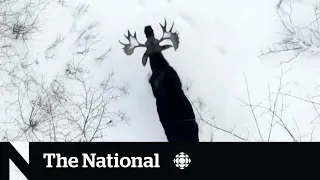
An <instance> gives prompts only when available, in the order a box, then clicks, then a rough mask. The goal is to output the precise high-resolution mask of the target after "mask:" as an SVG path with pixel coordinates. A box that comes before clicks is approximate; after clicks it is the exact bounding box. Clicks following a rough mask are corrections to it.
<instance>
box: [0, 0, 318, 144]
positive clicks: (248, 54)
mask: <svg viewBox="0 0 320 180" xmlns="http://www.w3.org/2000/svg"><path fill="white" fill-rule="evenodd" d="M62 2H63V1H58V0H56V1H53V2H52V3H50V4H49V5H47V6H46V8H45V9H43V10H42V12H41V14H40V16H39V20H40V21H39V26H40V27H41V28H40V29H38V30H37V31H36V32H35V33H33V34H31V36H29V37H30V40H28V41H27V42H26V43H27V45H28V54H27V56H26V57H27V58H25V59H27V60H25V61H28V62H29V63H31V62H33V61H35V60H37V61H38V65H33V66H32V68H31V67H30V69H32V72H30V73H32V74H33V76H34V77H35V78H37V80H38V81H41V77H42V76H43V77H44V80H43V82H45V83H47V84H49V83H51V81H52V79H53V78H54V77H56V75H57V74H59V75H61V74H64V73H65V71H66V64H67V63H70V62H72V60H74V62H76V63H78V62H80V60H81V59H82V56H81V54H80V53H78V55H76V56H73V54H72V53H74V52H80V50H79V48H80V49H81V48H84V47H85V46H83V45H91V44H86V43H88V42H89V41H90V40H89V41H85V37H86V38H88V37H92V36H93V35H96V36H97V39H94V40H93V39H91V40H93V41H92V42H89V43H92V46H90V48H91V49H90V50H92V52H91V53H90V54H88V55H87V56H86V57H85V58H84V59H83V61H82V62H83V63H84V65H85V66H86V67H88V69H89V70H90V75H91V77H90V78H91V79H88V80H87V81H86V82H87V83H89V84H90V83H91V84H92V85H93V86H97V87H98V86H99V85H100V83H99V82H100V81H101V80H102V79H104V78H107V76H108V74H109V73H110V71H111V69H113V71H114V72H115V76H114V78H115V79H114V80H115V81H114V83H117V84H119V83H123V82H124V83H125V84H126V85H127V86H128V87H127V89H126V91H127V92H128V94H127V95H125V96H123V97H121V98H120V99H118V100H117V101H116V102H115V103H112V104H110V105H108V106H107V110H108V111H111V110H112V111H118V110H121V111H122V112H125V114H126V116H127V117H128V119H126V121H123V122H121V123H118V124H116V125H112V126H111V127H108V128H103V129H102V132H101V133H100V132H99V133H100V134H99V135H101V136H103V140H104V141H166V137H165V135H164V131H163V129H162V126H161V124H160V122H159V120H158V116H157V111H156V106H155V99H154V97H153V95H152V91H151V88H150V86H149V83H148V77H149V75H150V67H149V64H147V66H146V67H143V66H142V64H141V57H142V54H143V50H142V49H136V50H135V53H134V54H133V55H132V56H127V55H125V54H124V53H123V50H122V46H121V44H120V43H119V42H118V40H121V41H122V42H125V41H126V39H125V38H124V36H123V34H124V33H126V32H127V30H128V29H129V30H130V31H131V32H134V31H136V32H137V36H138V39H139V41H141V42H144V41H145V36H144V33H143V29H144V27H145V26H146V25H152V27H153V28H154V30H155V33H156V36H157V37H160V36H161V35H162V32H161V28H160V26H159V23H163V20H164V18H166V19H167V21H168V23H169V25H171V23H172V22H173V21H174V23H175V29H176V30H177V31H178V32H179V36H180V47H179V49H178V50H177V51H174V50H173V49H170V50H167V51H165V52H164V55H165V57H166V58H167V59H168V61H169V63H170V64H171V65H172V66H173V67H174V68H175V69H176V71H177V72H178V74H179V76H180V78H181V79H182V81H183V84H185V85H190V84H192V86H191V88H190V89H189V90H188V91H186V93H187V94H188V96H189V98H190V99H191V100H192V101H193V102H194V105H195V112H196V113H197V115H198V116H199V114H198V113H200V114H201V117H202V118H203V119H201V118H199V119H198V120H199V121H198V122H199V126H200V128H201V132H200V133H201V134H200V138H201V141H242V140H241V138H242V139H245V140H248V141H261V140H263V141H268V140H270V141H292V140H297V141H300V140H302V141H310V140H311V139H313V141H315V140H317V138H318V137H319V135H320V132H319V130H318V128H319V127H318V126H317V123H319V122H320V119H319V118H320V116H319V115H318V114H317V111H316V109H317V108H319V104H318V103H320V100H319V99H316V98H317V97H316V96H317V95H319V94H320V91H319V89H317V87H318V86H319V85H320V80H319V72H318V71H319V67H320V66H319V65H320V62H319V61H318V57H317V55H314V53H312V52H310V53H308V52H305V53H301V54H300V56H298V57H297V58H296V59H294V60H292V61H291V62H290V63H284V64H282V66H279V64H280V62H281V61H286V60H289V59H290V58H292V57H293V56H294V55H295V54H294V52H284V53H279V54H276V55H274V54H270V55H267V56H262V57H259V56H260V55H261V52H262V51H263V52H266V51H268V47H272V46H273V44H274V43H276V42H280V41H281V40H282V39H283V38H284V36H283V35H281V33H284V32H285V29H284V28H283V25H282V23H281V21H279V20H280V19H279V16H278V14H277V8H276V7H277V4H278V2H279V0H259V1H257V0H211V1H209V0H199V1H192V0H171V1H169V0H162V1H154V0H130V1H129V0H90V1H85V0H82V1H81V0H64V3H62ZM315 3H316V1H315V0H305V1H303V0H301V1H298V0H296V1H294V0H292V8H293V13H292V19H293V22H292V24H293V25H296V26H300V27H303V26H306V25H308V24H309V23H311V22H312V21H313V20H314V5H315ZM287 4H288V1H285V0H283V4H282V7H283V8H284V9H288V8H287ZM80 7H82V11H80V12H81V13H79V9H81V8H80ZM86 8H87V9H86ZM77 12H78V13H77ZM93 22H96V23H97V26H96V27H95V28H92V29H91V30H90V28H89V30H88V31H87V32H86V33H87V35H88V36H82V37H81V38H82V39H80V40H79V41H77V43H75V42H76V40H77V38H78V37H80V34H81V33H82V32H84V31H83V30H84V29H85V28H88V26H89V25H91V24H93ZM89 33H91V34H89ZM84 34H85V33H84ZM58 35H60V36H61V37H63V38H64V41H62V43H60V44H59V45H58V46H57V47H56V48H53V49H52V50H50V51H47V53H46V49H47V48H48V47H49V46H50V45H51V44H52V43H53V42H54V41H55V40H56V38H57V36H58ZM89 35H90V36H89ZM81 43H82V46H80V45H79V44H81ZM87 47H89V46H87ZM110 48H111V50H110V52H108V50H109V49H110ZM82 50H84V49H82ZM106 52H108V54H107V56H106V57H105V58H104V60H103V61H101V62H100V61H99V62H97V60H96V59H95V58H97V57H99V56H101V55H103V54H104V53H106ZM82 53H83V52H82ZM79 54H80V55H79ZM53 55H55V56H53ZM46 56H47V58H46ZM30 69H29V70H30ZM288 70H289V71H288ZM281 72H286V73H285V75H284V76H283V78H282V86H284V87H283V88H282V89H281V93H277V92H278V88H279V77H280V76H281V74H282V73H281ZM246 81H247V83H246ZM63 82H64V85H65V86H66V88H67V90H68V91H72V92H73V93H76V94H77V93H78V94H81V95H83V91H81V87H82V86H79V85H77V84H74V82H72V81H69V80H65V81H63ZM69 82H70V83H69ZM68 83H69V84H68ZM268 84H269V89H268ZM247 86H248V89H247ZM247 90H249V95H250V101H251V104H252V106H251V107H252V110H253V112H254V115H253V113H252V110H251V108H250V106H248V105H246V103H245V102H249V100H248V91H247ZM269 90H270V93H269ZM78 91H79V92H78ZM42 93H43V92H40V94H42ZM100 93H101V92H100ZM307 93H308V94H309V96H310V97H311V96H315V97H313V98H314V99H308V96H307ZM317 93H318V94H317ZM269 94H270V96H269ZM277 94H278V96H277ZM83 97H84V96H82V99H83ZM269 97H270V102H271V103H269ZM277 97H278V98H277ZM12 98H15V99H17V98H18V97H17V95H16V93H11V94H10V93H8V92H3V99H4V101H6V102H7V101H10V100H12ZM32 98H34V101H35V99H36V98H35V97H31V99H32ZM299 98H300V99H299ZM276 99H277V103H276V108H275V109H276V110H275V114H273V113H272V111H273V109H274V104H275V103H274V101H275V100H276ZM73 100H74V101H77V98H76V97H73ZM200 100H201V101H200ZM79 101H80V100H79ZM244 101H245V102H244ZM197 102H201V103H197ZM311 102H312V103H311ZM317 102H318V103H317ZM260 103H261V104H260ZM75 104H76V103H75ZM203 104H205V106H204V107H202V106H203ZM258 104H259V106H257V105H258ZM282 105H283V106H282ZM7 106H8V103H4V104H3V106H2V107H3V108H2V109H3V112H1V113H2V115H1V117H2V119H3V121H5V120H10V121H13V122H15V123H13V124H12V123H4V124H1V130H2V132H3V133H2V136H3V140H10V138H14V137H15V134H14V133H16V132H18V130H19V131H20V134H19V138H18V139H15V140H16V141H37V140H45V141H48V140H53V141H54V140H58V141H59V140H61V137H62V136H61V137H60V139H59V138H58V139H54V138H53V136H52V134H54V130H56V131H58V130H57V129H59V128H63V130H61V132H62V131H63V132H66V133H68V128H70V129H72V128H77V127H75V124H73V125H72V126H71V125H70V127H69V121H70V119H68V118H65V119H63V120H61V119H59V118H56V117H55V118H56V119H59V122H57V121H58V120H56V121H55V122H44V125H43V126H41V124H40V122H37V123H39V124H40V125H38V126H37V127H36V128H34V129H33V130H30V129H27V130H26V127H28V126H29V127H30V121H28V120H25V121H24V122H25V123H26V124H24V125H23V123H22V120H21V119H19V116H20V115H17V116H16V115H15V114H14V113H17V111H13V110H12V111H10V112H8V111H5V110H6V109H5V108H6V107H7ZM14 106H15V107H17V106H18V105H17V104H15V105H14ZM199 106H201V107H202V108H199ZM282 107H283V108H282ZM11 108H12V107H11ZM59 108H60V107H59ZM67 108H69V109H72V108H75V109H76V108H77V107H76V106H74V105H70V104H68V107H67ZM23 109H24V110H23V111H24V113H25V114H24V117H25V118H26V117H30V114H32V113H31V112H32V110H33V109H32V107H31V105H30V103H29V105H25V107H23ZM82 109H83V107H82ZM281 109H283V111H281ZM208 111H210V112H208ZM59 112H60V111H59ZM69 112H72V113H71V114H77V115H74V118H75V119H77V118H79V119H80V120H79V123H78V125H79V126H84V125H85V124H84V121H81V118H83V117H84V116H81V112H80V111H76V113H74V112H73V111H71V110H70V111H69ZM78 115H79V116H78ZM122 115H123V114H122ZM34 116H35V117H36V116H37V118H38V119H41V118H48V119H50V117H48V116H44V115H42V116H40V115H34ZM70 116H71V115H70ZM92 116H93V115H92ZM68 117H69V116H68ZM20 118H21V116H20ZM26 119H27V118H26ZM53 119H54V118H53ZM84 119H85V118H84ZM60 120H61V121H60ZM68 120H69V121H68ZM17 121H19V122H20V124H19V125H17V123H16V122H17ZM38 121H39V120H38ZM105 121H108V122H109V121H110V120H105V119H103V120H102V123H104V124H107V122H105ZM271 122H272V123H273V127H272V130H271V131H270V124H271ZM28 123H29V125H28ZM33 123H34V122H33ZM55 123H56V124H58V123H61V124H59V125H57V127H55V126H54V124H55ZM95 123H97V122H95ZM95 123H93V124H95ZM208 123H210V124H211V125H210V124H208ZM48 124H49V125H51V126H48ZM110 124H112V123H110ZM213 126H214V127H213ZM54 127H55V128H57V129H54ZM41 128H46V132H40V131H41ZM217 128H218V129H217ZM21 129H23V130H21ZM39 129H40V131H39ZM49 131H50V133H48V132H49ZM226 131H227V132H226ZM259 131H260V133H259ZM5 132H6V133H7V135H6V134H5ZM71 132H72V131H71ZM46 133H47V134H46ZM43 134H45V135H43ZM232 134H234V135H232ZM68 135H69V136H72V135H70V134H68ZM31 136H32V137H33V138H30V137H31ZM58 136H59V135H58ZM69 136H68V137H69ZM81 136H83V137H81V138H79V137H72V138H74V139H73V140H76V141H80V140H82V141H83V140H91V139H90V138H89V139H86V138H84V135H83V134H82V135H81ZM235 136H239V137H240V139H239V138H238V137H235ZM99 137H100V136H99ZM300 137H301V138H300ZM72 138H69V139H68V140H72ZM93 140H95V141H100V140H102V139H101V138H100V139H93Z"/></svg>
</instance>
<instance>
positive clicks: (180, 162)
mask: <svg viewBox="0 0 320 180" xmlns="http://www.w3.org/2000/svg"><path fill="white" fill-rule="evenodd" d="M190 162H191V159H190V158H189V156H188V154H186V153H184V152H181V153H179V154H177V155H176V157H175V158H174V159H173V163H174V164H175V165H176V166H177V167H178V168H180V169H185V168H186V167H188V166H189V164H190Z"/></svg>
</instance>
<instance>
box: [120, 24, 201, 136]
mask: <svg viewBox="0 0 320 180" xmlns="http://www.w3.org/2000/svg"><path fill="white" fill-rule="evenodd" d="M160 26H161V28H162V31H163V35H162V37H161V38H160V39H159V40H158V39H156V38H155V36H154V31H153V29H152V27H151V26H150V25H148V26H145V28H144V33H145V35H146V38H147V41H146V42H145V44H141V43H139V42H138V40H137V35H136V32H135V33H134V35H132V34H131V33H130V31H129V30H128V35H127V36H126V35H125V37H126V39H128V41H129V43H128V44H125V43H122V42H121V41H119V42H120V43H121V44H122V45H124V48H123V49H124V52H125V53H126V54H127V55H131V54H133V52H134V49H135V48H137V47H145V48H147V50H146V51H145V53H144V55H143V56H142V64H143V66H145V65H146V63H147V60H148V59H149V61H150V67H151V71H152V75H151V76H150V78H149V83H150V85H151V88H152V92H153V95H154V97H155V99H156V106H157V112H158V116H159V119H160V122H161V124H162V126H163V128H164V131H165V134H166V136H167V139H168V141H169V142H199V136H198V133H199V128H198V124H197V122H196V120H195V119H196V118H195V114H194V112H193V109H192V106H191V103H190V102H189V100H188V98H187V97H186V96H185V94H184V92H183V90H182V84H181V81H180V78H179V76H178V74H177V72H176V71H175V70H174V69H173V67H172V66H170V64H169V63H168V61H167V60H166V59H165V57H164V56H163V54H162V51H164V50H166V49H169V48H171V47H173V48H174V49H175V50H177V49H178V47H179V43H180V42H179V36H178V33H177V32H173V31H172V29H173V26H174V23H173V24H172V26H171V28H170V30H169V31H167V22H166V19H165V23H164V25H162V24H161V23H160ZM166 39H168V40H171V42H172V44H173V45H160V43H161V42H162V41H164V40H166ZM132 41H135V42H136V43H135V44H133V42H132Z"/></svg>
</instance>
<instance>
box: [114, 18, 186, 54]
mask: <svg viewBox="0 0 320 180" xmlns="http://www.w3.org/2000/svg"><path fill="white" fill-rule="evenodd" d="M160 26H161V28H162V31H163V34H162V37H161V38H160V40H157V39H156V38H154V34H153V30H152V28H151V26H150V27H149V31H152V34H149V35H147V34H146V36H147V38H148V39H147V41H146V42H145V44H141V43H140V42H139V41H138V40H137V34H136V32H134V35H132V34H131V33H130V31H129V30H128V35H124V37H126V39H128V41H129V43H128V44H125V43H122V42H121V41H119V42H120V44H122V45H123V46H124V47H123V50H124V52H125V53H126V54H127V55H131V54H133V52H134V49H135V48H137V47H145V48H148V49H149V48H150V47H151V46H154V45H155V44H156V47H158V48H160V45H159V44H160V43H161V42H162V41H164V40H166V39H170V40H171V42H172V44H173V48H174V50H177V49H178V48H179V44H180V41H179V36H178V33H177V32H173V31H172V30H173V26H174V22H173V23H172V26H171V28H170V30H169V31H167V21H166V19H164V25H162V24H161V23H160ZM148 36H149V37H148ZM132 41H135V43H133V42H132ZM164 47H166V48H164V49H168V48H169V47H172V46H171V45H166V46H164ZM146 56H147V55H146Z"/></svg>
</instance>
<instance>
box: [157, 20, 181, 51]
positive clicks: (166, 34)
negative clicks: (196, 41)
mask: <svg viewBox="0 0 320 180" xmlns="http://www.w3.org/2000/svg"><path fill="white" fill-rule="evenodd" d="M159 24H160V26H161V28H162V31H163V34H162V37H161V38H160V39H159V43H160V42H162V41H163V40H166V39H170V40H171V42H172V44H173V48H174V50H177V49H178V48H179V44H180V41H179V35H178V32H172V30H173V26H174V22H172V26H171V28H170V30H169V31H167V20H166V18H164V25H162V24H161V23H159Z"/></svg>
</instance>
